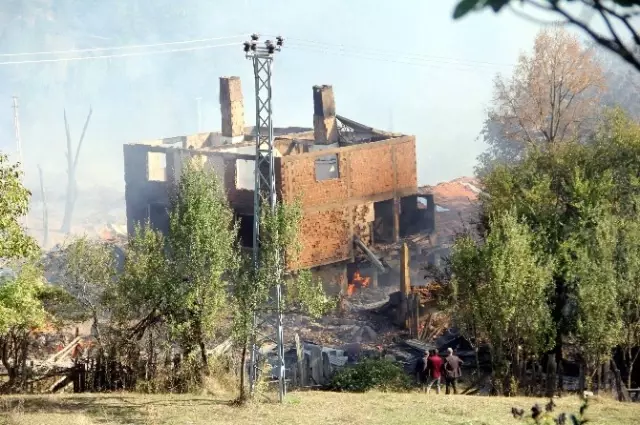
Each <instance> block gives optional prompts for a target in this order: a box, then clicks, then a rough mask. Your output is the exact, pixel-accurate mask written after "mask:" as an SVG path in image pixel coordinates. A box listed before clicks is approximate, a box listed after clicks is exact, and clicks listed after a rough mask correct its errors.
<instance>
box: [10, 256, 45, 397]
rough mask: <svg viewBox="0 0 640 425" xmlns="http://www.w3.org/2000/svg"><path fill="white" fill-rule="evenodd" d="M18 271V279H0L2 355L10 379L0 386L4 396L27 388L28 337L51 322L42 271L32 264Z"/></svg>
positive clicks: (19, 267)
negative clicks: (25, 385) (46, 303)
mask: <svg viewBox="0 0 640 425" xmlns="http://www.w3.org/2000/svg"><path fill="white" fill-rule="evenodd" d="M16 269H17V270H18V272H17V273H16V275H15V277H5V278H0V353H1V360H2V365H3V366H4V368H5V369H6V370H7V374H8V378H9V379H8V381H7V382H5V383H3V384H2V385H1V386H0V389H1V390H2V391H3V392H7V391H15V390H20V389H21V388H23V387H24V384H25V383H26V378H27V376H26V373H25V372H26V367H27V358H28V354H29V344H30V341H29V337H30V336H31V335H32V334H33V332H34V331H35V330H37V329H38V328H41V327H43V326H44V325H45V323H46V322H47V319H48V314H47V312H46V310H45V308H44V305H43V303H42V296H43V295H44V294H45V292H46V288H45V285H44V283H43V278H42V271H41V270H40V269H38V268H37V267H35V266H34V265H33V264H32V263H25V264H23V265H18V266H17V267H16Z"/></svg>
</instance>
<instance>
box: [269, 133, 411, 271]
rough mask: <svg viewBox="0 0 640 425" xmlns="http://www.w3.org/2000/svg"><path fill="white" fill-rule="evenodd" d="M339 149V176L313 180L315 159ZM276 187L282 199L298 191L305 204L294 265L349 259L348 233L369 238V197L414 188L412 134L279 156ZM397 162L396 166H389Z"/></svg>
mask: <svg viewBox="0 0 640 425" xmlns="http://www.w3.org/2000/svg"><path fill="white" fill-rule="evenodd" d="M328 153H337V154H338V164H339V178H336V179H331V180H323V181H316V178H315V159H316V158H317V157H319V156H325V155H327V154H328ZM280 160H281V168H280V169H281V189H282V198H283V199H284V200H285V202H291V201H293V200H295V198H296V196H297V195H301V198H302V206H303V208H304V210H305V213H304V216H303V222H302V229H301V238H302V244H303V252H302V254H301V256H300V258H299V262H298V264H296V266H297V267H311V266H319V265H323V264H329V263H332V262H337V261H343V260H349V259H351V258H352V257H353V244H352V243H351V241H352V240H353V236H354V235H357V236H359V237H360V238H361V239H362V240H363V242H365V243H366V244H368V243H370V242H371V230H370V226H369V223H370V222H371V221H373V214H374V211H373V201H380V200H384V199H392V198H393V197H394V195H395V196H398V197H400V196H404V195H406V194H407V193H415V192H416V190H417V177H416V159H415V138H414V137H400V138H397V139H392V140H390V141H384V142H377V143H371V144H366V145H358V146H353V147H348V148H340V149H331V150H325V151H321V152H314V153H308V154H302V155H296V156H292V157H282V158H280ZM394 164H397V166H394Z"/></svg>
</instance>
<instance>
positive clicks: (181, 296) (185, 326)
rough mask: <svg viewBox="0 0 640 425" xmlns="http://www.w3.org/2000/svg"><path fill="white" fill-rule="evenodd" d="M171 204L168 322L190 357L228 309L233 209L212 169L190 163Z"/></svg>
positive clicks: (203, 355)
mask: <svg viewBox="0 0 640 425" xmlns="http://www.w3.org/2000/svg"><path fill="white" fill-rule="evenodd" d="M176 189H177V191H176V195H175V196H174V198H173V200H172V202H171V211H170V213H169V233H168V235H167V239H166V241H167V260H168V261H167V264H168V269H167V270H168V282H169V283H170V287H169V288H168V289H169V294H170V297H169V298H168V299H167V301H168V302H169V304H170V306H169V310H170V311H171V313H170V314H169V315H168V317H167V319H168V323H169V324H170V326H171V328H172V330H173V331H174V333H175V335H176V337H177V338H178V339H179V340H181V341H182V345H183V347H184V349H185V350H186V351H187V352H189V351H191V350H192V349H193V348H194V347H196V346H197V347H199V348H200V353H201V360H202V364H203V365H205V366H206V365H207V356H206V351H205V341H206V340H207V338H208V336H209V335H210V334H211V332H212V331H213V329H214V326H215V325H216V322H217V319H219V318H220V313H222V312H223V311H225V310H226V309H225V307H226V306H227V304H226V301H227V294H228V291H227V285H228V278H229V277H230V276H229V274H228V273H227V272H228V271H230V270H231V271H232V270H233V269H234V263H235V262H236V261H237V259H236V255H237V253H236V235H237V229H236V226H235V221H234V216H233V210H232V209H231V207H230V206H229V204H228V202H227V198H226V194H225V193H224V192H223V191H222V187H221V185H220V183H219V181H218V178H217V176H216V174H215V172H214V171H213V170H201V169H198V168H197V165H196V164H195V163H189V164H188V165H187V167H186V170H185V172H183V173H182V176H181V178H180V181H179V183H178V186H177V188H176Z"/></svg>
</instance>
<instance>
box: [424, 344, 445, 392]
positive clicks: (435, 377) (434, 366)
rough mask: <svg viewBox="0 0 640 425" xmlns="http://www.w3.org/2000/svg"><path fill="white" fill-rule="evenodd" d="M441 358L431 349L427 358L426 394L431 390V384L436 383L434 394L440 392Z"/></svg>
mask: <svg viewBox="0 0 640 425" xmlns="http://www.w3.org/2000/svg"><path fill="white" fill-rule="evenodd" d="M442 364H443V362H442V358H441V357H440V356H439V355H438V352H437V351H436V350H431V353H430V355H429V358H428V359H427V371H428V373H429V383H428V384H427V394H429V392H430V391H431V387H432V386H433V384H434V383H435V384H436V394H440V380H441V378H442Z"/></svg>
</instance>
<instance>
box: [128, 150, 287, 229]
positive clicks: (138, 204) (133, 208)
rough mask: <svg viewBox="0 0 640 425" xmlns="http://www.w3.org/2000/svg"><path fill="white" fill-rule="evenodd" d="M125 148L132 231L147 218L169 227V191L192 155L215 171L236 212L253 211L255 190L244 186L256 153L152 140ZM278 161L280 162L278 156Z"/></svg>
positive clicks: (154, 225)
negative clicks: (159, 143)
mask: <svg viewBox="0 0 640 425" xmlns="http://www.w3.org/2000/svg"><path fill="white" fill-rule="evenodd" d="M123 149H124V168H125V173H124V177H125V200H126V208H127V232H128V233H129V234H132V233H133V231H134V228H135V224H136V223H144V222H145V221H147V220H150V222H151V225H152V226H153V227H154V228H156V229H158V230H161V231H163V232H165V231H167V230H168V211H167V210H168V208H169V205H170V193H171V191H172V189H173V187H175V185H176V184H177V183H178V180H179V178H180V174H181V172H182V169H183V168H184V165H185V164H186V161H187V160H188V159H190V158H191V159H196V160H197V161H198V163H200V164H201V165H202V166H203V167H205V168H206V169H210V170H214V171H215V173H216V175H217V176H218V178H219V181H220V182H221V184H222V187H223V190H225V192H226V193H227V196H228V200H229V203H230V205H231V207H232V208H233V209H234V210H235V211H236V212H237V213H239V214H249V215H252V214H253V190H249V189H246V187H245V186H247V184H248V180H250V179H251V176H250V175H249V176H247V175H246V174H247V173H248V172H247V164H251V163H253V160H254V156H253V155H245V154H238V153H227V152H223V151H210V150H209V151H208V150H192V149H184V148H177V147H169V146H163V145H150V144H127V145H124V148H123ZM276 164H279V159H278V158H276ZM249 173H251V170H249ZM251 174H252V173H251ZM277 178H279V173H278V174H277Z"/></svg>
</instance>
